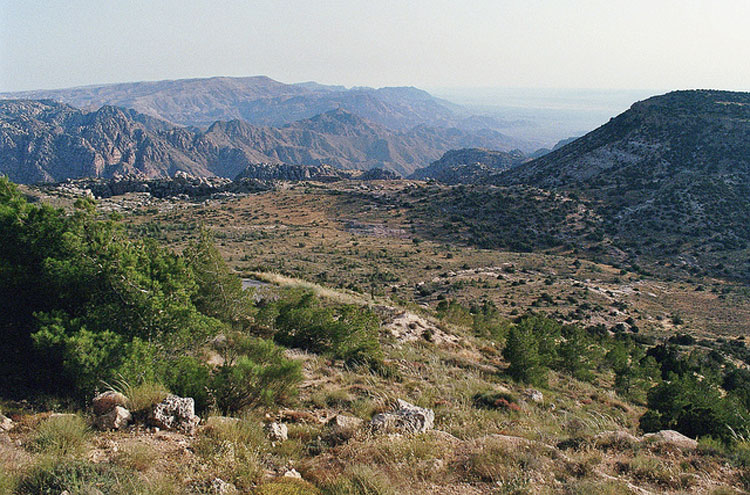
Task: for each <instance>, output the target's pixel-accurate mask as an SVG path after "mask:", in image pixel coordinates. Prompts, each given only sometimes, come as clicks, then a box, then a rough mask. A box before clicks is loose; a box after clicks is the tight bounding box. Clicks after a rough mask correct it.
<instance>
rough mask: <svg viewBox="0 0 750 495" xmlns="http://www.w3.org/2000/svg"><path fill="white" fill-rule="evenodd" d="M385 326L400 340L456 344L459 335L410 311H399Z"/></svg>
mask: <svg viewBox="0 0 750 495" xmlns="http://www.w3.org/2000/svg"><path fill="white" fill-rule="evenodd" d="M383 328H384V329H385V330H386V331H388V332H390V334H391V335H392V336H393V337H394V338H396V340H398V341H399V342H415V341H419V340H427V341H429V342H433V343H435V344H456V343H458V337H456V336H455V335H449V334H447V333H445V332H444V331H442V330H440V329H439V328H438V327H437V326H435V325H433V324H432V323H430V321H428V320H426V319H425V318H422V317H421V316H419V315H416V314H414V313H411V312H409V311H403V312H401V313H398V314H397V315H396V316H394V317H393V319H392V320H391V321H390V322H389V323H386V324H385V325H384V326H383Z"/></svg>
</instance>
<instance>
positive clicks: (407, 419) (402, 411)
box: [370, 399, 435, 433]
mask: <svg viewBox="0 0 750 495" xmlns="http://www.w3.org/2000/svg"><path fill="white" fill-rule="evenodd" d="M397 404H398V409H396V410H395V411H393V412H390V413H383V414H376V415H375V417H373V418H372V421H371V422H370V426H371V427H372V429H373V430H375V431H381V432H387V433H391V432H392V433H423V432H425V431H427V430H431V429H432V428H433V426H434V424H435V412H434V411H433V410H431V409H424V408H422V407H418V406H415V405H414V404H410V403H409V402H406V401H404V400H401V399H399V400H398V401H397Z"/></svg>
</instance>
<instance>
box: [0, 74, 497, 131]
mask: <svg viewBox="0 0 750 495" xmlns="http://www.w3.org/2000/svg"><path fill="white" fill-rule="evenodd" d="M0 98H11V99H20V98H22V99H53V100H55V101H60V102H64V103H68V104H70V105H73V106H75V107H78V108H87V109H96V108H99V107H100V106H102V105H113V106H118V107H123V108H132V109H134V110H136V111H138V112H140V113H143V114H145V115H149V116H152V117H156V118H158V119H161V120H166V121H169V122H173V123H175V124H180V125H188V126H191V125H192V126H201V127H207V126H209V125H211V124H212V123H214V122H215V121H217V120H234V119H242V120H245V121H247V122H249V123H251V124H254V125H262V126H282V125H284V124H289V123H292V122H295V121H298V120H302V119H307V118H310V117H314V116H315V115H318V114H321V113H325V112H328V111H330V110H334V109H337V108H342V109H344V110H347V111H349V112H352V113H356V114H358V115H360V116H362V117H363V118H365V119H367V120H371V121H373V122H375V123H378V124H380V125H383V126H386V127H388V128H390V129H395V130H401V131H405V130H408V129H411V128H412V127H414V126H417V125H429V126H440V127H458V128H462V129H465V130H476V122H474V120H472V119H471V118H470V116H469V114H468V112H466V111H465V110H463V109H462V108H460V107H459V106H457V105H454V104H452V103H449V102H447V101H444V100H440V99H438V98H435V97H433V96H431V95H430V94H429V93H427V92H425V91H422V90H420V89H417V88H413V87H389V88H380V89H374V88H366V87H357V88H351V89H346V88H344V87H342V86H326V85H322V84H317V83H302V84H284V83H281V82H279V81H274V80H273V79H270V78H268V77H265V76H255V77H212V78H206V79H180V80H174V81H154V82H133V83H122V84H109V85H100V86H86V87H78V88H68V89H58V90H38V91H25V92H19V93H6V94H0ZM482 128H490V129H493V128H494V129H497V128H498V125H497V122H495V121H494V119H492V118H484V119H483V121H482Z"/></svg>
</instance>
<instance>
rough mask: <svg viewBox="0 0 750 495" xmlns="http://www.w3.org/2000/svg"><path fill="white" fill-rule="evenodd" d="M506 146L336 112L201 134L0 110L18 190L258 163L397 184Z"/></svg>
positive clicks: (5, 158)
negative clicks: (442, 159)
mask: <svg viewBox="0 0 750 495" xmlns="http://www.w3.org/2000/svg"><path fill="white" fill-rule="evenodd" d="M510 142H512V141H509V140H508V139H507V138H506V137H505V136H503V135H502V134H499V133H497V132H495V131H482V132H467V131H461V130H458V129H446V128H432V127H425V126H419V127H415V128H413V129H411V130H408V131H403V132H402V131H391V130H389V129H387V128H385V127H382V126H380V125H378V124H375V123H372V122H369V121H366V120H364V119H362V118H360V117H358V116H357V115H355V114H352V113H349V112H347V111H345V110H342V109H336V110H331V111H329V112H327V113H325V114H321V115H317V116H315V117H313V118H311V119H308V120H303V121H298V122H295V123H292V124H289V125H287V126H285V127H283V128H272V127H257V126H253V125H250V124H248V123H247V122H245V121H242V120H235V121H229V122H215V123H213V124H212V125H211V126H210V127H209V128H208V129H207V130H205V131H200V130H196V129H189V128H181V127H175V126H172V125H170V124H168V123H166V122H164V121H160V120H156V119H154V118H152V117H148V116H145V115H142V114H138V113H136V112H134V111H132V110H124V109H120V108H118V107H112V106H105V107H101V108H100V109H98V110H95V111H91V112H87V111H82V110H78V109H76V108H73V107H71V106H68V105H64V104H59V103H54V102H52V101H27V100H4V101H0V173H3V174H6V175H7V176H8V177H10V178H11V179H12V180H14V181H16V182H21V183H32V182H55V181H61V180H64V179H68V178H82V177H104V178H109V177H113V176H114V175H128V174H131V175H132V174H138V175H143V176H145V177H163V176H170V175H174V174H175V172H177V171H184V172H187V173H189V174H191V175H195V176H220V177H229V178H232V177H235V176H236V175H237V174H238V173H239V172H241V171H242V170H243V169H244V168H245V167H246V166H248V165H250V164H253V163H267V162H271V163H286V164H291V165H323V164H327V165H331V166H333V167H336V168H344V169H360V170H367V169H370V168H385V169H388V170H391V171H394V172H396V173H399V174H404V175H406V174H409V173H411V172H412V171H413V170H415V169H416V168H418V167H420V166H422V165H424V164H426V163H428V162H429V161H430V160H433V159H435V158H437V157H438V156H439V155H440V154H441V153H442V152H444V151H446V150H448V149H451V148H455V147H462V146H484V147H490V148H500V149H502V148H504V147H506V146H508V145H509V143H510Z"/></svg>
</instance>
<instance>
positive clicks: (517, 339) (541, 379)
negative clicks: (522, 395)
mask: <svg viewBox="0 0 750 495" xmlns="http://www.w3.org/2000/svg"><path fill="white" fill-rule="evenodd" d="M503 357H504V358H505V359H506V360H508V362H509V363H510V366H508V374H509V375H510V376H511V377H513V379H515V380H517V381H519V382H523V383H531V384H536V385H542V384H544V383H546V381H547V369H546V368H545V367H544V366H543V365H542V364H541V358H540V356H539V344H538V342H537V339H536V337H535V335H534V332H533V330H532V328H531V327H530V326H528V325H514V326H513V327H512V328H511V329H510V333H509V334H508V340H507V341H506V343H505V349H503Z"/></svg>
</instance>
